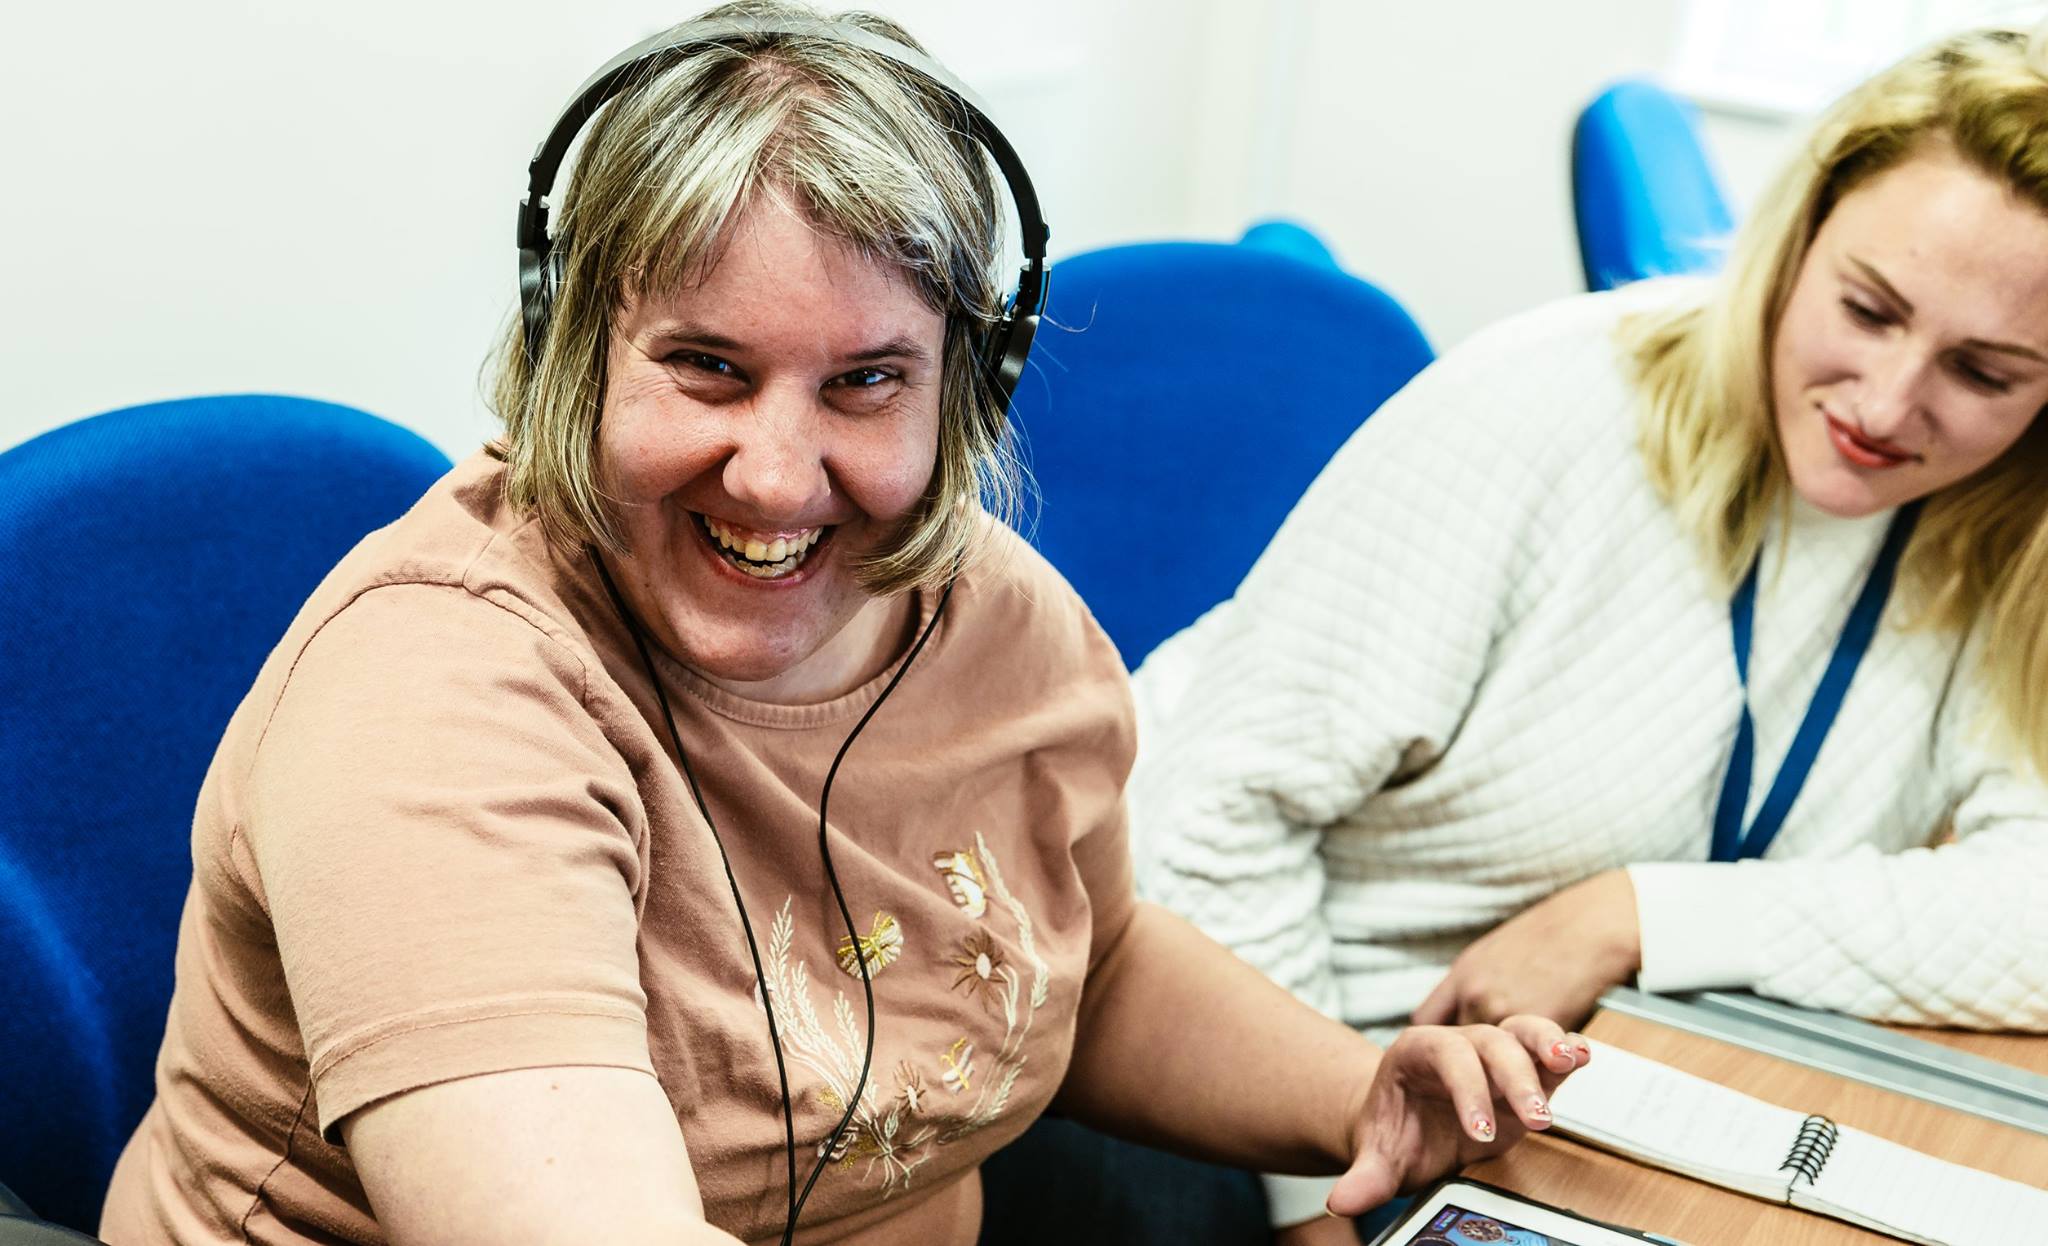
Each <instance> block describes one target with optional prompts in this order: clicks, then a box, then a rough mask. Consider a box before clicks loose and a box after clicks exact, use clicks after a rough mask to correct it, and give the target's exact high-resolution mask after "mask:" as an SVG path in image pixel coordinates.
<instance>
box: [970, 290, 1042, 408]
mask: <svg viewBox="0 0 2048 1246" xmlns="http://www.w3.org/2000/svg"><path fill="white" fill-rule="evenodd" d="M1036 336H1038V317H1037V316H1035V315H1030V316H1019V315H1017V314H1016V312H1015V311H1014V310H1013V311H1010V312H1008V313H1006V314H1005V315H1004V316H1003V318H1002V319H1001V320H998V321H996V323H995V324H994V326H993V327H991V328H990V330H989V334H988V350H987V354H986V355H985V356H984V357H983V359H982V365H983V366H984V367H985V368H987V369H988V377H989V384H990V385H991V386H992V387H993V389H994V391H995V399H996V402H995V419H996V421H997V426H996V428H995V429H993V430H992V431H993V432H995V433H998V434H1000V433H1001V432H1002V426H1001V423H1002V421H1003V420H1004V419H1006V418H1008V416H1009V413H1010V399H1011V398H1012V397H1013V396H1014V395H1015V394H1016V392H1017V382H1019V381H1020V380H1022V379H1023V378H1024V361H1025V360H1026V359H1027V358H1029V357H1030V355H1031V340H1032V339H1033V338H1034V337H1036Z"/></svg>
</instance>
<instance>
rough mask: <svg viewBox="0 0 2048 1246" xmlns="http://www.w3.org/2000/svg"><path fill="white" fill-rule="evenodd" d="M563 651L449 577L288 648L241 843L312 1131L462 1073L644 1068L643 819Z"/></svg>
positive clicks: (378, 592) (360, 603)
mask: <svg viewBox="0 0 2048 1246" xmlns="http://www.w3.org/2000/svg"><path fill="white" fill-rule="evenodd" d="M583 679H584V669H583V665H582V663H581V661H580V660H579V659H578V658H577V656H576V654H575V652H574V651H573V650H572V649H570V648H569V647H568V646H567V645H565V644H564V643H562V641H561V640H560V639H558V638H555V637H553V636H551V635H549V634H548V632H547V631H546V630H545V629H544V628H543V626H542V625H541V624H540V623H539V622H538V621H537V620H534V619H530V618H527V617H524V616H522V615H521V614H519V613H516V612H514V611H513V610H511V609H509V608H507V607H505V606H501V605H498V604H496V603H494V602H492V601H489V600H486V599H483V598H479V597H476V596H474V595H472V594H470V593H468V592H467V591H465V590H463V589H461V588H458V587H454V586H434V585H397V586H387V587H382V588H377V589H373V590H371V591H369V592H367V593H365V594H363V595H362V596H360V597H358V598H357V599H356V600H355V601H354V602H353V603H351V604H350V605H349V606H347V607H346V608H345V609H343V610H342V611H341V612H340V613H338V614H337V615H336V616H335V617H334V618H332V619H330V620H329V621H328V622H327V623H326V624H325V625H324V626H323V627H322V628H321V629H320V630H319V631H318V632H317V633H316V634H315V636H314V638H313V639H312V640H311V641H310V643H308V644H307V646H306V647H305V649H304V650H303V651H302V652H301V654H300V656H299V659H298V661H297V662H296V664H295V665H294V667H293V669H292V671H291V674H290V676H289V678H288V679H287V681H286V683H285V685H284V690H283V692H282V693H281V695H280V698H279V700H278V702H277V704H276V706H275V707H274V710H273V712H272V716H271V719H270V721H269V723H268V724H267V726H266V728H265V730H264V734H263V738H262V741H261V743H260V744H259V746H258V748H257V751H256V755H255V760H254V762H253V768H252V771H251V773H250V775H249V782H248V785H247V789H246V790H247V792H248V800H247V803H246V805H245V807H244V809H243V811H242V816H241V818H240V820H239V825H238V827H237V833H238V834H240V835H241V836H242V837H243V838H244V839H245V841H246V843H247V846H248V848H249V850H250V857H251V859H253V862H254V869H255V871H256V873H257V880H256V883H257V888H258V891H259V894H260V895H261V896H262V898H263V900H264V903H265V904H266V906H267V908H268V911H269V914H270V919H271V924H272V927H273V930H274V932H275V935H276V939H277V947H278V955H279V958H280V960H281V962H282V965H283V969H284V975H285V980H286V983H287V986H288V989H289V991H290V994H291V1006H292V1008H293V1011H294V1013H295V1015H296V1017H297V1020H298V1025H299V1029H300V1033H301V1036H302V1038H303V1041H304V1044H305V1052H306V1059H307V1061H308V1063H309V1065H310V1066H311V1075H312V1081H313V1094H314V1101H315V1105H316V1107H317V1115H318V1120H319V1125H320V1129H321V1130H322V1132H323V1133H324V1134H326V1135H327V1136H328V1137H330V1138H332V1137H334V1133H333V1130H334V1127H335V1125H336V1124H337V1122H339V1121H340V1120H341V1119H342V1118H343V1117H345V1116H347V1115H348V1114H349V1113H351V1112H353V1111H355V1110H356V1109H358V1108H360V1107H363V1106H365V1105H367V1104H370V1103H374V1102H376V1101H378V1100H380V1099H384V1098H388V1097H390V1096H392V1095H396V1094H400V1093H403V1092H405V1091H408V1090H412V1089H417V1088H419V1087H422V1086H426V1085H431V1084H434V1083H437V1082H443V1081H450V1080H453V1079H456V1078H461V1077H468V1076H476V1075H480V1074H484V1073H492V1072H502V1071H506V1070H510V1069H517V1068H536V1067H545V1066H552V1065H608V1066H616V1067H624V1068H636V1069H641V1070H644V1071H647V1072H648V1073H650V1074H652V1072H653V1068H652V1065H651V1063H650V1060H649V1055H648V1043H647V1033H646V996H645V994H644V992H643V990H642V987H641V984H640V975H639V966H638V955H637V931H638V917H639V905H640V897H641V892H642V879H643V877H644V874H645V858H644V855H643V853H644V845H645V842H646V836H645V818H644V815H643V814H642V812H641V805H640V802H639V799H638V795H637V792H636V790H635V787H634V785H633V782H632V776H631V774H630V772H629V771H628V769H627V767H626V765H625V763H624V761H623V760H622V759H621V757H620V756H619V754H618V752H617V751H616V750H615V749H614V748H613V747H611V745H610V743H609V742H608V741H607V739H606V738H605V736H604V733H603V732H602V730H601V729H600V727H599V725H598V722H597V720H596V719H595V718H594V717H593V716H592V715H591V714H589V713H588V712H587V711H586V709H585V706H584V703H583V692H584V688H583Z"/></svg>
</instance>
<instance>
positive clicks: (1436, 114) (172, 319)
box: [0, 0, 1780, 454]
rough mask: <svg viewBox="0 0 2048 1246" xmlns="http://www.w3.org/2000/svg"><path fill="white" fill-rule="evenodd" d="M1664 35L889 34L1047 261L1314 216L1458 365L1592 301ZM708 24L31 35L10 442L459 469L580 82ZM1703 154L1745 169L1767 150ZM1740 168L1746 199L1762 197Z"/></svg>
mask: <svg viewBox="0 0 2048 1246" xmlns="http://www.w3.org/2000/svg"><path fill="white" fill-rule="evenodd" d="M1678 4H1679V0H1551V2H1548V3H1544V4H1540V5H1531V4H1527V3H1521V2H1519V0H1464V2H1463V3H1453V2H1450V0H1434V2H1431V3H1398V4H1397V3H1392V2H1390V0H1371V2H1361V0H1270V2H1269V3H1258V4H1248V3H1244V2H1243V0H1094V2H1092V3H1091V2H1090V0H1028V2H1027V3H1022V4H1020V3H1016V2H1014V0H1012V2H1011V3H1006V4H992V3H980V2H976V3H964V2H961V0H870V7H875V8H879V9H881V10H883V11H886V12H889V13H891V14H892V15H894V16H897V17H898V18H900V19H901V20H903V21H904V22H905V23H906V24H907V25H908V26H910V28H911V29H912V30H914V31H916V32H917V33H918V34H919V36H920V37H921V38H923V39H925V40H926V42H927V43H928V44H930V45H931V46H932V48H933V50H934V51H935V52H936V53H937V54H938V55H939V56H940V57H941V58H942V59H944V60H946V61H947V62H948V63H949V64H951V65H952V66H953V67H954V68H955V69H956V71H958V72H959V73H960V74H961V76H963V77H964V78H966V79H967V80H968V81H970V82H971V83H973V84H975V85H976V86H977V88H978V89H980V90H981V92H982V93H983V94H984V95H985V96H987V97H988V99H989V101H990V103H991V104H992V106H993V108H994V110H995V112H996V114H997V116H998V118H999V120H1000V121H1001V122H1002V124H1003V125H1004V128H1005V130H1006V131H1007V132H1008V133H1009V134H1010V136H1011V138H1012V139H1013V140H1014V141H1015V142H1016V143H1017V145H1018V147H1019V149H1020V151H1021V152H1022V154H1023V155H1024V157H1025V159H1026V161H1027V163H1028V164H1029V165H1030V167H1031V169H1032V172H1033V175H1034V178H1035V179H1036V181H1037V183H1038V187H1039V191H1040V194H1041V198H1042V199H1043V200H1044V201H1045V203H1046V205H1047V216H1048V218H1049V219H1050V220H1051V221H1052V223H1053V227H1054V239H1053V251H1054V254H1055V256H1058V255H1062V254H1069V253H1072V252H1073V251H1076V250H1081V249H1086V248H1090V247H1094V246H1100V245H1104V244H1108V243H1112V242H1118V241H1127V240H1137V239H1146V238H1159V237H1176V236H1177V237H1189V236H1195V237H1216V238H1227V237H1232V236H1235V234H1236V233H1237V232H1238V231H1239V230H1240V229H1242V227H1243V226H1244V225H1245V224H1246V223H1247V222H1248V221H1249V220H1250V219H1252V218H1254V217H1256V216H1259V215H1264V214H1271V213H1286V214H1291V215H1294V216H1297V217H1299V218H1301V219H1303V220H1305V221H1306V222H1308V223H1309V224H1311V225H1312V226H1314V227H1316V228H1317V229H1319V230H1321V231H1322V232H1324V233H1325V235H1326V236H1327V237H1328V238H1329V239H1330V240H1331V242H1332V243H1333V245H1334V246H1335V248H1336V250H1337V251H1338V254H1339V257H1340V258H1341V259H1343V260H1344V261H1345V262H1346V263H1347V264H1348V265H1350V266H1351V267H1352V268H1354V269H1355V270H1356V271H1359V272H1361V273H1363V274H1365V275H1367V276H1369V277H1371V278H1373V279H1375V280H1377V281H1379V282H1380V283H1381V284H1383V285H1385V286H1386V287H1387V288H1388V289H1389V290H1391V291H1392V292H1393V293H1395V294H1396V295H1397V296H1398V297H1400V298H1402V299H1403V300H1404V301H1406V302H1407V303H1408V304H1409V305H1410V307H1411V308H1412V309H1414V311H1415V312H1416V314H1417V316H1418V318H1419V319H1420V320H1421V321H1422V323H1423V325H1424V327H1425V329H1427V330H1428V331H1429V333H1430V335H1431V338H1432V340H1433V341H1435V342H1436V343H1437V344H1438V345H1439V347H1441V346H1444V345H1448V344H1449V343H1451V342H1453V341H1455V340H1456V339H1458V338H1460V337H1462V336H1464V335H1465V334H1467V333H1469V332H1470V331H1471V330H1472V329H1473V328H1475V327H1477V326H1478V325H1480V324H1483V323H1485V322H1486V321H1488V320H1490V319H1492V318H1494V317H1496V316H1499V315H1501V314H1503V313H1505V312H1509V311H1513V310H1516V309H1518V308H1521V307H1524V306H1527V305H1529V304H1532V303H1534V302H1537V301H1540V300H1542V299H1546V298H1550V297H1555V296H1557V295H1560V294H1564V293H1567V292H1569V291H1571V290H1574V289H1577V288H1578V285H1579V276H1578V270H1577V260H1576V252H1575V250H1574V244H1573V241H1572V234H1571V225H1570V212H1569V197H1568V189H1567V185H1566V174H1565V162H1566V151H1567V147H1566V143H1567V140H1568V134H1569V127H1570V122H1571V118H1572V116H1573V114H1574V112H1575V111H1576V109H1577V108H1578V107H1579V105H1580V104H1581V103H1583V101H1584V100H1585V99H1586V98H1587V97H1588V96H1590V95H1591V93H1592V92H1593V91H1594V90H1596V89H1597V88H1598V86H1599V85H1601V83H1602V82H1603V81H1605V80H1606V79H1608V78H1611V77H1614V76H1617V75H1620V74H1626V73H1642V72H1649V71H1654V70H1655V69H1657V68H1659V67H1660V66H1661V65H1663V64H1664V63H1665V62H1666V61H1667V59H1668V57H1669V52H1670V48H1669V43H1670V39H1671V38H1672V35H1673V32H1674V30H1675V27H1676V20H1677V19H1676V11H1677V7H1678ZM695 7H696V5H695V0H685V3H684V4H683V5H682V6H681V7H678V6H676V5H674V4H658V3H654V2H653V0H585V2H584V3H582V4H579V5H577V6H575V7H574V8H573V9H571V8H570V7H569V6H565V5H561V4H558V3H550V2H549V0H497V2H496V3H493V4H490V5H488V6H486V5H483V4H476V3H463V4H454V3H448V2H446V0H357V2H356V3H353V4H350V5H302V4H285V3H275V2H272V0H186V2H184V3H179V4H175V5H163V4H146V3H143V2H142V0H124V2H123V3H119V4H115V5H108V4H104V3H102V4H83V3H81V4H75V5H59V4H50V3H45V4H42V5H38V6H36V7H35V8H34V9H32V10H30V11H29V12H27V13H26V14H17V15H16V16H15V17H14V18H13V19H12V21H11V22H10V26H11V27H12V29H10V31H9V38H8V40H7V43H8V44H9V45H10V47H9V50H8V51H6V52H5V53H4V56H5V57H6V63H5V64H0V117H5V118H7V121H6V122H5V123H4V125H5V127H6V129H5V132H4V133H0V144H4V150H6V151H7V152H9V156H8V161H9V171H10V174H11V176H9V177H8V179H7V183H6V185H5V187H4V189H0V230H4V233H5V236H6V237H7V238H8V239H9V240H10V243H11V246H12V250H13V256H12V258H13V263H12V265H11V271H10V273H9V285H10V297H9V298H8V299H7V300H6V301H5V302H4V304H0V377H4V378H5V381H6V384H7V399H6V402H5V403H4V405H0V446H5V445H9V444H12V443H14V442H16V441H19V440H21V439H23V438H26V437H28V436H31V435H33V434H35V433H37V432H40V431H43V430H45V429H48V428H51V427H54V426H56V425H59V424H62V423H65V422H67V421H70V420H73V419H76V418H79V417H81V416H84V415H87V414H91V413H93V412H96V411H101V410H105V409H108V408H110V407H116V406H121V405H125V404H129V403H135V402H143V401H149V400H153V399H158V398H167V397H179V396H186V395H192V394H203V393H222V392H234V391H251V390H263V391H278V392H287V393H296V394H306V395H311V396H315V397H321V398H328V399H333V400H336V401H341V402H347V403H351V404H354V405H357V406H360V407H363V408H366V409H368V410H371V411H374V412H377V413H378V414H381V415H384V416H387V417H389V418H392V419H395V420H397V421H398V422H400V423H403V424H406V425H408V426H410V427H413V428H416V429H418V430H420V431H421V432H422V433H424V434H425V435H426V436H428V437H429V438H431V439H432V440H434V441H435V442H437V443H438V444H440V445H441V446H442V447H443V448H444V449H446V450H448V451H449V452H450V453H451V454H460V453H462V452H464V451H466V450H467V449H469V448H470V447H472V446H474V445H475V444H476V443H477V442H478V441H479V440H481V439H483V438H484V437H486V436H487V435H489V433H490V432H491V431H492V427H493V426H492V422H491V420H490V417H489V416H488V414H487V413H486V412H485V410H484V408H483V406H482V404H481V401H480V400H479V398H478V396H477V389H478V386H477V374H478V367H479V364H480V362H481V361H482V359H483V357H484V355H485V352H486V351H487V350H488V349H489V347H490V345H491V344H492V342H493V341H494V340H495V337H496V335H497V333H498V331H499V328H500V326H501V325H502V324H503V322H504V319H505V317H506V316H507V315H508V314H509V313H510V311H511V308H512V305H513V298H514V272H515V264H514V251H513V247H512V221H513V211H514V206H515V204H516V202H517V198H518V195H519V191H520V189H521V187H522V185H523V180H524V179H523V174H524V166H525V162H526V160H527V159H528V157H529V156H530V155H531V153H532V148H533V145H534V144H535V143H536V142H537V141H538V140H539V138H540V137H541V134H542V131H543V129H544V128H545V127H546V125H547V124H548V122H550V121H551V120H552V119H553V116H554V113H555V110H556V109H557V108H559V107H560V105H561V104H562V103H563V102H564V100H565V98H566V97H567V95H568V93H569V92H570V91H571V90H572V89H573V88H574V86H575V85H576V83H578V82H579V81H581V79H582V78H583V76H584V75H585V74H586V73H587V72H588V71H589V70H590V69H592V68H594V67H595V66H596V65H597V64H599V63H601V62H602V61H603V60H604V59H605V58H606V57H608V56H609V55H611V54H612V53H613V52H615V51H617V50H618V49H619V48H621V47H623V46H625V45H626V44H628V43H630V42H632V41H634V40H636V39H638V38H641V37H642V36H644V35H646V34H649V33H651V32H653V31H654V30H656V29H658V28H660V27H661V26H663V25H665V24H667V23H668V22H670V21H672V20H673V19H674V18H676V17H677V16H678V15H679V14H682V13H686V12H688V11H690V10H692V9H694V8H695ZM572 14H573V16H572ZM1027 16H1028V18H1029V20H1028V21H1027V20H1026V18H1027ZM1716 124H1717V125H1722V126H1724V127H1732V128H1731V129H1730V133H1731V134H1732V135H1733V136H1734V139H1735V140H1737V142H1736V144H1735V145H1736V146H1737V147H1738V148H1742V145H1743V144H1744V143H1747V144H1748V147H1754V148H1757V149H1759V150H1762V149H1768V148H1770V147H1771V145H1772V143H1773V142H1775V141H1776V139H1777V136H1778V133H1779V130H1780V127H1775V126H1771V125H1764V126H1762V127H1761V128H1759V127H1756V126H1749V127H1744V126H1742V125H1741V124H1740V123H1734V122H1727V123H1721V122H1717V123H1716ZM1751 131H1754V132H1753V133H1752V132H1751ZM1743 151H1747V148H1743ZM1738 154H1739V155H1740V153H1738ZM1745 161H1750V157H1748V156H1747V155H1740V159H1738V160H1737V161H1735V162H1733V163H1734V164H1735V165H1736V167H1734V168H1731V170H1730V172H1731V180H1734V181H1736V182H1737V183H1738V190H1740V189H1741V188H1742V187H1743V186H1744V185H1746V183H1747V182H1751V181H1754V180H1756V179H1757V178H1760V176H1761V172H1760V170H1759V171H1758V172H1756V173H1755V174H1754V175H1751V174H1750V173H1749V171H1748V169H1747V168H1746V166H1745V164H1744V162H1745ZM1751 162H1753V161H1751Z"/></svg>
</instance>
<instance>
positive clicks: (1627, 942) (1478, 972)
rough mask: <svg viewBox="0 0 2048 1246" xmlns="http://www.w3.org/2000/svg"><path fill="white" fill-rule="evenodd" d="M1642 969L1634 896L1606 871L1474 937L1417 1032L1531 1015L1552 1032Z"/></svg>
mask: <svg viewBox="0 0 2048 1246" xmlns="http://www.w3.org/2000/svg"><path fill="white" fill-rule="evenodd" d="M1642 967H1643V936H1642V929H1641V927H1640V926H1639V925H1637V923H1636V889H1635V887H1634V886H1633V885H1631V884H1630V883H1629V881H1628V871H1626V870H1608V871H1606V872H1605V873H1601V874H1595V875H1594V876H1593V877H1591V878H1589V879H1587V880H1585V881H1584V882H1582V883H1576V884H1574V885H1572V886H1570V887H1567V888H1565V889H1564V890H1563V891H1560V892H1558V893H1557V894H1556V895H1553V896H1551V897H1550V898H1549V899H1547V900H1543V901H1540V902H1538V903H1536V904H1534V905H1531V906H1530V907H1528V908H1526V909H1524V910H1522V911H1521V912H1520V913H1517V914H1516V915H1515V916H1513V917H1511V918H1509V919H1508V920H1506V921H1504V922H1502V923H1501V924H1500V925H1498V926H1496V927H1494V928H1493V929H1492V930H1491V931H1489V932H1487V933H1486V934H1484V935H1481V936H1480V937H1479V938H1478V939H1477V940H1476V941H1474V942H1473V944H1472V945H1471V946H1470V947H1468V948H1466V949H1465V950H1464V951H1463V952H1460V953H1459V954H1458V958H1457V959H1456V960H1454V961H1452V962H1451V971H1450V973H1448V974H1446V975H1445V976H1444V980H1443V981H1442V982H1439V983H1437V984H1436V989H1435V990H1433V991H1431V992H1430V993H1429V998H1427V999H1425V1000H1423V1001H1422V1006H1421V1007H1419V1008H1417V1009H1416V1010H1415V1015H1414V1017H1413V1018H1412V1019H1413V1021H1414V1022H1415V1024H1417V1025H1450V1024H1462V1025H1472V1024H1490V1023H1492V1022H1496V1021H1499V1020H1500V1019H1501V1018H1502V1017H1505V1016H1507V1015H1508V1014H1509V1013H1516V1012H1526V1013H1534V1014H1535V1015H1537V1016H1539V1017H1548V1018H1550V1019H1551V1020H1552V1021H1555V1022H1557V1023H1558V1024H1559V1025H1578V1024H1580V1023H1582V1022H1584V1021H1585V1019H1586V1018H1587V1017H1588V1016H1590V1015H1592V1012H1593V1005H1594V1004H1595V1003H1596V1002H1598V1001H1599V999H1600V996H1601V994H1602V992H1604V991H1606V990H1607V988H1609V987H1611V986H1618V985H1620V984H1621V983H1623V982H1627V981H1628V980H1629V979H1630V978H1633V977H1634V976H1635V974H1636V971H1637V970H1638V969H1641V968H1642Z"/></svg>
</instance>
